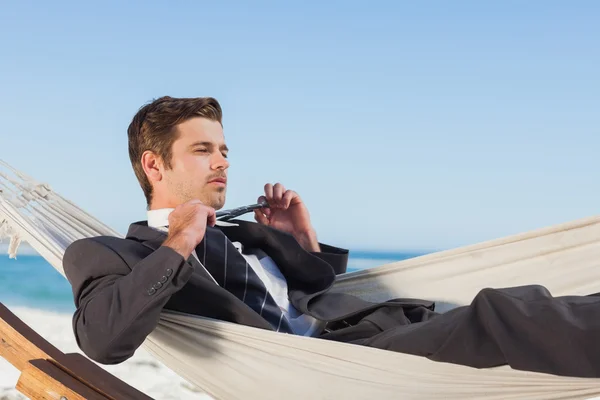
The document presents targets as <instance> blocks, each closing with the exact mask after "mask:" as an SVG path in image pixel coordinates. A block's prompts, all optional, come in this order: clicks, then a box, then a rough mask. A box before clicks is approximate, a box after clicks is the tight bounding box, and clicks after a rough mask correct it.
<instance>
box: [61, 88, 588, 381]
mask: <svg viewBox="0 0 600 400" xmlns="http://www.w3.org/2000/svg"><path fill="white" fill-rule="evenodd" d="M221 122H222V113H221V107H220V105H219V103H218V102H217V101H216V100H215V99H212V98H192V99H175V98H170V97H163V98H160V99H158V100H156V101H154V102H152V103H150V104H148V105H146V106H144V107H142V108H141V109H140V110H139V112H138V113H137V114H136V115H135V117H134V118H133V121H132V122H131V124H130V126H129V129H128V137H129V155H130V159H131V163H132V166H133V169H134V171H135V174H136V176H137V178H138V180H139V182H140V185H141V187H142V190H143V191H144V194H145V196H146V200H147V206H148V218H147V221H142V222H136V223H133V224H131V226H130V228H129V231H128V233H127V235H126V238H125V239H120V238H114V237H96V238H88V239H84V240H79V241H76V242H74V243H73V244H72V245H71V246H69V248H68V249H67V250H66V252H65V255H64V259H63V263H64V270H65V273H66V275H67V277H68V279H69V281H70V282H71V285H72V287H73V295H74V299H75V304H76V307H77V310H76V312H75V314H74V317H73V326H74V331H75V336H76V339H77V343H78V345H79V347H80V348H81V349H82V350H83V351H84V353H85V354H87V355H88V356H89V357H90V358H92V359H94V360H96V361H98V362H101V363H105V364H113V363H119V362H122V361H124V360H126V359H128V358H129V357H131V356H132V355H133V354H134V352H135V351H136V349H137V348H138V347H139V346H140V345H141V344H142V342H143V341H144V340H145V338H146V336H147V335H148V334H150V333H151V332H152V330H153V329H154V328H155V327H156V325H157V323H158V320H159V316H160V313H161V312H162V310H163V309H169V310H176V311H180V312H184V313H190V314H195V315H201V316H205V317H211V318H216V319H219V320H224V321H231V322H234V323H239V324H244V325H248V326H253V327H256V328H261V329H269V330H273V331H277V332H281V333H287V334H296V335H305V336H312V337H318V338H321V339H327V340H338V341H343V342H348V343H354V344H358V345H364V346H371V347H376V348H380V349H387V350H391V351H398V352H404V353H410V354H416V355H421V356H426V357H429V358H430V359H433V360H438V361H445V362H453V363H458V364H463V365H470V366H474V367H491V366H496V365H502V364H509V365H511V366H512V367H513V368H519V369H526V370H531V371H540V372H547V373H555V374H564V375H577V376H600V347H598V346H597V345H596V341H597V339H596V338H597V337H598V334H600V322H598V321H600V298H599V297H596V296H587V297H565V298H553V297H552V296H551V295H550V294H549V293H548V292H547V291H546V290H545V289H544V288H542V287H538V286H526V287H519V288H508V289H500V290H492V289H485V290H482V291H481V292H480V293H479V294H478V295H477V296H476V298H475V299H474V301H473V303H472V304H471V305H470V306H468V307H459V308H457V309H454V310H452V311H450V312H447V313H445V314H437V313H435V312H434V310H433V308H434V307H433V303H432V302H430V301H425V300H415V299H392V300H389V301H387V302H384V303H377V304H375V303H369V302H366V301H363V300H361V299H359V298H356V297H353V296H350V295H346V294H340V293H333V292H330V291H329V289H330V288H331V287H332V285H333V283H334V282H335V278H336V275H337V274H340V273H343V272H345V270H346V262H347V257H348V251H347V250H344V249H340V248H336V247H333V246H329V245H325V244H322V243H319V242H318V241H317V235H316V233H315V230H314V228H313V226H312V224H311V221H310V217H309V213H308V211H307V209H306V207H305V205H304V204H303V202H302V200H301V198H300V197H299V196H298V194H297V193H295V192H293V191H291V190H286V188H285V187H284V186H283V185H281V184H279V183H277V184H275V185H272V184H266V185H265V186H264V194H262V195H261V196H260V197H259V198H258V201H259V202H261V201H266V202H267V203H268V207H266V208H263V209H259V210H256V211H255V219H256V221H257V223H253V222H247V221H242V220H233V221H230V222H231V223H226V224H223V223H217V221H216V218H215V210H217V209H220V208H221V207H223V204H224V203H225V194H226V188H227V171H228V168H229V163H228V161H227V153H228V148H227V145H226V144H225V138H224V135H223V127H222V123H221ZM357 229H359V230H360V226H357ZM549 332H552V333H551V334H549Z"/></svg>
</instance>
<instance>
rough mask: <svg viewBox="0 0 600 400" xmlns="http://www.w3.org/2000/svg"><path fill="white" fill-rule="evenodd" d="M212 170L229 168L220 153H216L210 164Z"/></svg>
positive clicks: (227, 162) (225, 159)
mask: <svg viewBox="0 0 600 400" xmlns="http://www.w3.org/2000/svg"><path fill="white" fill-rule="evenodd" d="M212 168H213V169H227V168H229V161H227V158H225V157H224V156H223V154H221V153H217V154H216V155H215V157H214V159H213V162H212Z"/></svg>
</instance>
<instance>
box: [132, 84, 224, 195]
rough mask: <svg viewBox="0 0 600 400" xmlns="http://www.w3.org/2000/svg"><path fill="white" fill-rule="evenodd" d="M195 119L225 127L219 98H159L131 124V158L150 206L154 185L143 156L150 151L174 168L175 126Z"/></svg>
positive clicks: (168, 166) (143, 108) (141, 111)
mask: <svg viewBox="0 0 600 400" xmlns="http://www.w3.org/2000/svg"><path fill="white" fill-rule="evenodd" d="M194 117H203V118H207V119H210V120H212V121H217V122H219V123H220V124H223V122H222V117H223V114H222V110H221V105H220V104H219V102H218V101H217V100H216V99H214V98H212V97H196V98H173V97H169V96H164V97H161V98H158V99H156V100H154V101H152V102H151V103H149V104H146V105H145V106H143V107H142V108H140V110H139V111H138V112H137V114H135V116H134V117H133V120H132V121H131V124H129V128H128V129H127V136H128V140H129V159H130V160H131V165H132V166H133V171H134V172H135V176H136V177H137V179H138V181H139V182H140V185H141V187H142V190H143V191H144V196H146V202H147V203H148V205H150V202H151V201H152V184H151V183H150V181H149V180H148V177H147V176H146V173H145V172H144V168H142V161H141V160H142V154H143V153H144V152H145V151H146V150H150V151H152V152H154V153H155V154H157V155H158V156H159V157H160V158H161V159H162V160H163V163H164V165H165V168H167V169H168V168H171V158H172V155H173V154H172V148H173V142H175V140H176V139H177V138H178V136H179V133H178V131H177V128H176V127H177V125H179V124H181V123H183V122H185V121H187V120H189V119H191V118H194Z"/></svg>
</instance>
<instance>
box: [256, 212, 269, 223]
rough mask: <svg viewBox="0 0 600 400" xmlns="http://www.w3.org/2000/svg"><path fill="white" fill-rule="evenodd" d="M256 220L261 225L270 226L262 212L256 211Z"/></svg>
mask: <svg viewBox="0 0 600 400" xmlns="http://www.w3.org/2000/svg"><path fill="white" fill-rule="evenodd" d="M254 219H255V220H256V222H258V223H259V224H263V225H269V219H268V218H267V217H265V216H264V215H263V213H262V211H261V210H254Z"/></svg>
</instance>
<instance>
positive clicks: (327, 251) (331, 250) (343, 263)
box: [310, 243, 348, 275]
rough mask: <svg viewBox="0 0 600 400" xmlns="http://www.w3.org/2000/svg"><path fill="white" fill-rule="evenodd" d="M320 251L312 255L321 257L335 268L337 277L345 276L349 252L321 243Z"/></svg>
mask: <svg viewBox="0 0 600 400" xmlns="http://www.w3.org/2000/svg"><path fill="white" fill-rule="evenodd" d="M319 248H320V251H318V252H313V251H311V252H310V254H312V255H315V256H317V257H319V258H320V259H321V260H323V261H325V262H327V263H328V264H329V265H331V266H332V267H333V270H334V272H335V274H336V275H340V274H345V273H346V268H347V267H348V250H346V249H341V248H338V247H334V246H330V245H327V244H323V243H319Z"/></svg>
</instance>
